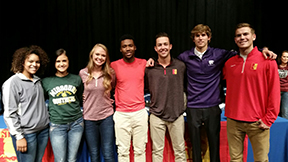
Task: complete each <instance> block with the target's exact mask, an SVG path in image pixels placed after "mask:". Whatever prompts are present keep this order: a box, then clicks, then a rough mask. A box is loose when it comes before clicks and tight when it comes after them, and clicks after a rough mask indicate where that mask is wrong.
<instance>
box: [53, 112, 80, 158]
mask: <svg viewBox="0 0 288 162" xmlns="http://www.w3.org/2000/svg"><path fill="white" fill-rule="evenodd" d="M83 130H84V123H83V118H82V117H81V118H79V119H77V120H76V121H74V122H71V123H67V124H54V123H50V141H51V145H52V149H53V153H54V159H55V162H66V161H68V162H76V160H77V153H78V148H79V145H80V142H81V139H82V134H83Z"/></svg>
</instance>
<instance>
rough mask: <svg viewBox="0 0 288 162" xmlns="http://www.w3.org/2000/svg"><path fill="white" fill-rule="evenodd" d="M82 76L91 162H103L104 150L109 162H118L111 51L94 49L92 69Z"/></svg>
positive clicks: (90, 66)
mask: <svg viewBox="0 0 288 162" xmlns="http://www.w3.org/2000/svg"><path fill="white" fill-rule="evenodd" d="M79 75H80V77H81V78H82V81H83V83H84V98H85V100H84V102H83V110H84V111H83V117H84V124H85V127H84V129H85V131H84V134H85V138H86V141H87V145H88V149H89V152H90V157H91V162H98V161H100V148H101V151H102V153H103V156H104V160H105V162H114V161H115V157H114V156H115V153H114V146H115V142H114V141H115V135H114V122H113V113H114V110H113V105H112V103H113V102H114V101H113V100H112V99H111V98H110V91H111V89H112V87H113V86H114V84H115V73H114V70H113V69H112V68H111V67H110V60H109V55H108V49H107V48H106V47H105V46H104V45H103V44H96V45H95V46H94V47H93V49H92V50H91V52H90V55H89V62H88V65H87V66H86V68H84V69H82V70H80V72H79Z"/></svg>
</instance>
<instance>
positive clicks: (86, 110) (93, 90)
mask: <svg viewBox="0 0 288 162" xmlns="http://www.w3.org/2000/svg"><path fill="white" fill-rule="evenodd" d="M79 75H80V77H81V79H82V81H83V83H84V96H85V102H83V118H84V119H85V120H93V121H97V120H102V119H105V118H107V117H109V116H110V115H112V114H113V113H114V110H113V105H112V104H113V102H114V101H113V100H112V99H111V98H110V93H109V95H107V94H105V95H104V92H105V88H104V86H103V80H104V77H103V76H100V77H98V78H94V77H93V79H92V80H91V81H90V82H88V84H87V83H86V80H87V79H88V75H89V74H88V69H87V68H84V69H82V70H80V72H79ZM114 81H115V76H113V80H112V83H113V82H114Z"/></svg>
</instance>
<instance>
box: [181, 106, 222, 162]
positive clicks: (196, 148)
mask: <svg viewBox="0 0 288 162" xmlns="http://www.w3.org/2000/svg"><path fill="white" fill-rule="evenodd" d="M186 111H187V124H188V130H189V135H190V140H191V144H192V157H193V162H202V157H201V137H200V136H201V134H200V127H201V126H202V124H203V123H204V127H205V130H206V134H207V137H208V143H209V152H210V161H211V162H220V156H219V134H220V115H221V110H220V109H219V106H214V107H209V108H187V110H186Z"/></svg>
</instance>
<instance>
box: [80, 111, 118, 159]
mask: <svg viewBox="0 0 288 162" xmlns="http://www.w3.org/2000/svg"><path fill="white" fill-rule="evenodd" d="M84 123H85V138H86V142H87V146H88V149H89V153H90V157H91V162H100V148H101V151H102V153H103V156H104V160H105V162H115V153H114V147H115V135H114V122H113V115H111V116H109V117H107V118H105V119H103V120H98V121H91V120H84Z"/></svg>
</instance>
